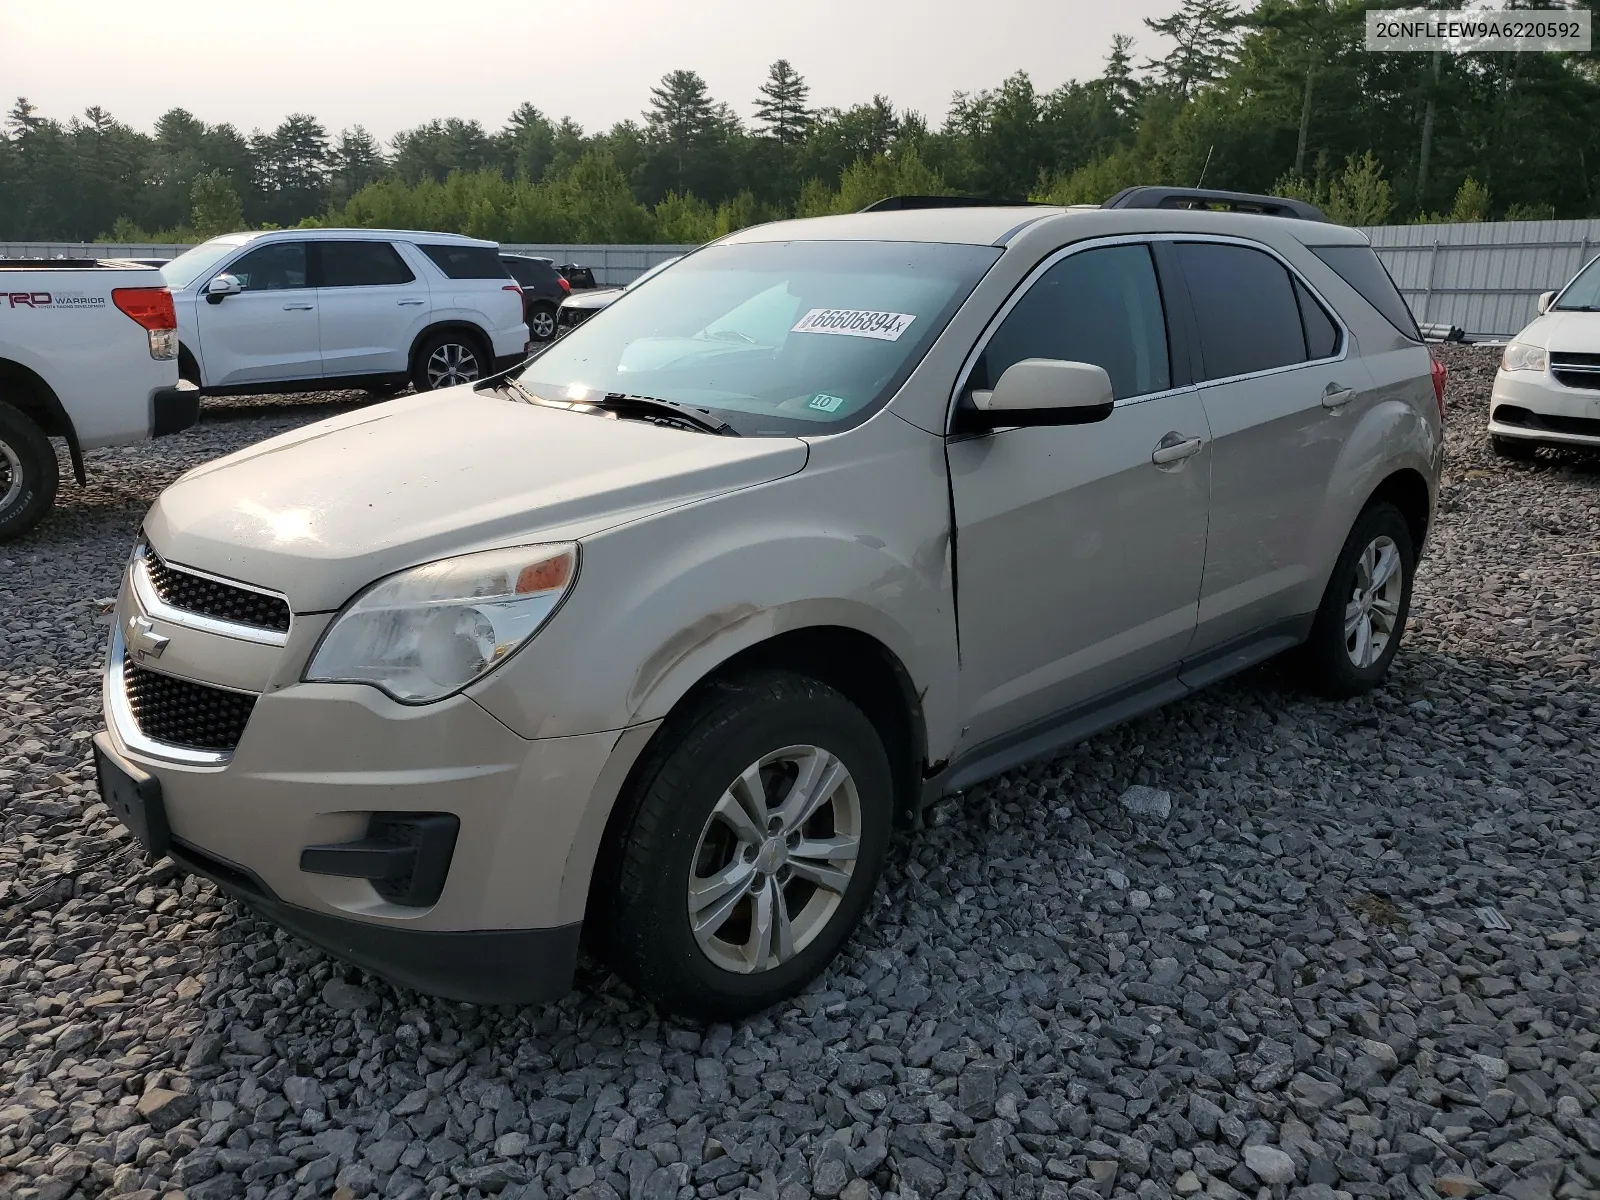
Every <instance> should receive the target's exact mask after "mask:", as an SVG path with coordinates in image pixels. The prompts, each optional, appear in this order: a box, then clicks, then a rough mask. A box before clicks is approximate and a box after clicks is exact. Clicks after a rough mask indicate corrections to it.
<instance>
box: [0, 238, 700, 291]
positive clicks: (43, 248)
mask: <svg viewBox="0 0 1600 1200" xmlns="http://www.w3.org/2000/svg"><path fill="white" fill-rule="evenodd" d="M187 249H189V247H188V246H172V245H155V244H152V243H127V242H0V258H176V257H177V256H178V255H180V254H182V253H183V252H184V251H185V250H187ZM501 249H502V250H505V251H507V252H510V253H514V254H534V255H538V256H540V257H541V258H549V259H554V260H555V261H556V262H557V263H578V264H580V265H582V266H586V267H592V268H593V269H594V278H595V282H596V283H599V284H602V285H604V284H623V283H628V282H629V281H631V280H633V279H636V278H638V277H639V276H640V275H642V274H644V272H645V271H646V270H647V269H649V268H650V267H653V266H655V265H656V264H657V263H659V262H664V261H665V260H666V259H669V258H673V257H675V256H677V255H679V254H682V253H684V252H685V251H687V250H692V249H694V247H692V246H654V245H637V246H583V245H571V244H569V245H559V246H553V245H552V246H530V245H513V244H511V243H510V242H507V243H505V244H504V245H502V246H501Z"/></svg>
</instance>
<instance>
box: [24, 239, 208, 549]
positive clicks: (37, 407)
mask: <svg viewBox="0 0 1600 1200" xmlns="http://www.w3.org/2000/svg"><path fill="white" fill-rule="evenodd" d="M177 325H178V322H177V317H176V314H175V312H174V309H173V304H172V293H171V292H170V291H168V290H167V287H166V281H165V280H164V279H163V278H162V276H161V272H160V271H159V270H157V269H155V268H153V267H150V266H146V265H143V264H139V263H132V262H127V261H119V260H117V259H99V260H96V259H0V542H3V541H6V540H8V539H10V538H14V537H16V536H18V535H19V534H21V533H23V532H24V531H26V530H28V529H30V528H32V527H33V526H34V525H35V524H37V523H38V522H39V520H40V519H41V518H43V516H44V515H45V513H47V512H49V511H50V506H51V505H52V504H53V503H54V502H55V496H56V485H57V481H58V480H57V469H56V452H55V448H54V447H53V446H52V445H51V444H50V439H51V438H52V437H59V438H62V439H64V440H65V441H66V444H67V451H68V453H69V454H70V455H71V458H72V469H73V473H74V474H75V475H76V476H77V479H78V482H79V484H82V483H84V482H85V477H84V470H83V452H84V450H86V449H93V448H94V447H96V446H113V445H118V444H120V443H124V442H138V441H143V440H144V439H145V438H150V437H159V436H161V435H162V434H166V433H176V432H178V431H179V430H181V429H187V428H188V427H189V426H191V425H193V424H194V423H195V421H196V420H197V419H198V417H199V414H200V393H199V392H198V391H197V390H196V389H195V388H194V387H193V386H192V385H189V384H180V383H179V381H178V330H177Z"/></svg>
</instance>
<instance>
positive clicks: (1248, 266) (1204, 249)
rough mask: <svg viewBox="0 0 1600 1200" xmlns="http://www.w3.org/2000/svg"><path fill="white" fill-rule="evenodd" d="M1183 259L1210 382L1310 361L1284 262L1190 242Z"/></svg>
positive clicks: (1256, 253)
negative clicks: (1307, 359)
mask: <svg viewBox="0 0 1600 1200" xmlns="http://www.w3.org/2000/svg"><path fill="white" fill-rule="evenodd" d="M1178 257H1179V258H1180V260H1181V261H1182V262H1183V275H1184V279H1185V280H1186V281H1187V282H1188V284H1189V295H1190V296H1191V297H1192V298H1193V299H1194V316H1195V322H1196V324H1197V325H1198V326H1199V330H1200V357H1201V358H1202V359H1203V360H1204V362H1205V375H1204V378H1206V379H1228V378H1231V377H1232V376H1234V375H1250V374H1253V373H1255V372H1256V371H1270V370H1271V369H1272V368H1273V367H1286V366H1288V365H1290V364H1291V363H1298V362H1304V361H1305V358H1306V335H1305V331H1304V330H1303V329H1302V328H1301V326H1300V309H1299V306H1298V304H1296V302H1295V295H1294V287H1293V285H1292V284H1291V282H1290V279H1289V272H1288V271H1287V270H1285V269H1284V266H1283V264H1282V263H1280V262H1279V261H1278V260H1277V259H1275V258H1273V257H1272V256H1271V255H1270V254H1267V253H1264V252H1263V251H1260V250H1251V249H1249V248H1248V247H1245V246H1224V245H1218V244H1216V243H1210V242H1185V243H1183V244H1181V245H1180V246H1179V247H1178Z"/></svg>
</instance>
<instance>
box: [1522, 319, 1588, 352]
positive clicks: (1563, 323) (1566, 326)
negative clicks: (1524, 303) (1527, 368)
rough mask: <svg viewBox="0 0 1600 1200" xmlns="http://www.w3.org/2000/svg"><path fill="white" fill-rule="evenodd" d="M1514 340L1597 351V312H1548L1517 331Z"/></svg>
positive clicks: (1576, 349) (1559, 348) (1569, 349)
mask: <svg viewBox="0 0 1600 1200" xmlns="http://www.w3.org/2000/svg"><path fill="white" fill-rule="evenodd" d="M1516 340H1517V341H1519V342H1523V343H1525V344H1527V345H1529V346H1542V347H1544V349H1546V350H1565V351H1569V352H1573V353H1578V354H1600V312H1561V311H1559V310H1558V311H1555V312H1547V313H1545V314H1544V315H1543V316H1542V317H1536V318H1535V319H1534V321H1533V323H1532V324H1531V325H1529V326H1528V327H1527V328H1526V329H1524V330H1523V331H1522V332H1521V333H1519V334H1517V337H1516Z"/></svg>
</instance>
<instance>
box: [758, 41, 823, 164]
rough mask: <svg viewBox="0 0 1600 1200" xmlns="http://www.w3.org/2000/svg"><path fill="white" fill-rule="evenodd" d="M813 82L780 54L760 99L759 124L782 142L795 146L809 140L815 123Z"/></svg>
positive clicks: (769, 72) (763, 85)
mask: <svg viewBox="0 0 1600 1200" xmlns="http://www.w3.org/2000/svg"><path fill="white" fill-rule="evenodd" d="M810 96H811V86H810V85H809V84H808V83H806V81H805V78H804V77H803V76H802V75H801V74H800V73H799V72H798V71H796V70H795V69H794V68H793V67H792V66H790V65H789V60H788V59H786V58H780V59H779V60H778V61H777V62H775V63H773V64H772V67H771V69H770V70H769V71H768V73H767V82H766V83H764V84H762V85H761V95H760V97H759V98H758V99H757V100H756V124H757V125H759V126H760V127H761V128H762V130H763V131H764V132H765V133H766V134H767V136H768V137H771V138H774V139H776V140H777V141H778V143H779V144H780V145H784V146H791V145H794V144H796V143H798V142H802V141H804V140H805V136H806V132H807V130H809V129H810V127H811V110H810V109H809V108H807V107H806V101H807V100H808V99H810Z"/></svg>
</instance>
